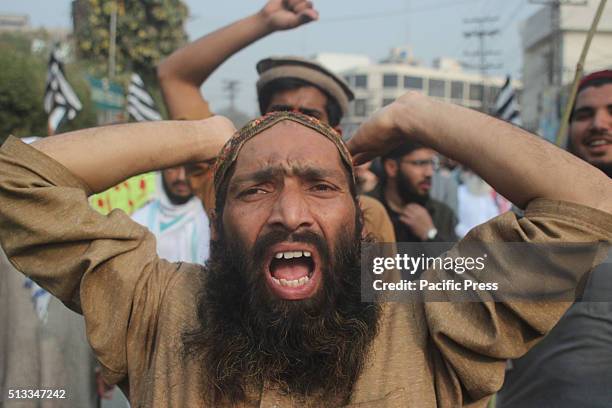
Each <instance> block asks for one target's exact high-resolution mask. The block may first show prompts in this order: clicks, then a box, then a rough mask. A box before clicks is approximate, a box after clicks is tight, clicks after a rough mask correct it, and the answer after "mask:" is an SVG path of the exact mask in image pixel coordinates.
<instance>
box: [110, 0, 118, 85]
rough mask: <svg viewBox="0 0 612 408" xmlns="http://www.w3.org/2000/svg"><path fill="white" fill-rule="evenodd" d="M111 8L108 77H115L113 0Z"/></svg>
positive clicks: (115, 29) (115, 30)
mask: <svg viewBox="0 0 612 408" xmlns="http://www.w3.org/2000/svg"><path fill="white" fill-rule="evenodd" d="M112 7H113V10H112V11H111V16H110V27H109V31H110V35H109V39H110V44H109V46H108V79H110V80H112V79H113V78H114V77H115V58H116V57H115V54H116V49H117V2H116V1H113V5H112Z"/></svg>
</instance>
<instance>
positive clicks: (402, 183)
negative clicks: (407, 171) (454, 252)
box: [395, 171, 429, 206]
mask: <svg viewBox="0 0 612 408" xmlns="http://www.w3.org/2000/svg"><path fill="white" fill-rule="evenodd" d="M395 180H396V182H397V193H398V195H399V196H400V198H401V199H402V201H403V203H404V204H409V203H417V204H419V205H422V206H425V204H426V203H427V201H428V200H429V194H419V193H417V192H416V190H415V189H413V188H412V186H411V185H410V181H408V178H407V177H405V176H404V175H403V174H402V172H401V171H398V172H397V178H396V179H395Z"/></svg>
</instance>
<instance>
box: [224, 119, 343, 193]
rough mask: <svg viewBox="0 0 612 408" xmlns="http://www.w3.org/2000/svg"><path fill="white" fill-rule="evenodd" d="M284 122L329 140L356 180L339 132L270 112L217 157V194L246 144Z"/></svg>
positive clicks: (314, 121) (246, 127)
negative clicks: (312, 131) (307, 129)
mask: <svg viewBox="0 0 612 408" xmlns="http://www.w3.org/2000/svg"><path fill="white" fill-rule="evenodd" d="M283 120H290V121H293V122H297V123H299V124H301V125H303V126H306V127H308V128H310V129H313V130H314V131H316V132H318V133H320V134H321V135H323V136H325V137H326V138H327V139H329V140H330V141H331V142H332V143H333V144H334V145H335V146H336V148H337V149H338V152H339V153H340V157H341V158H342V161H343V162H344V164H345V165H346V167H347V170H348V171H349V172H350V175H351V179H352V180H354V179H355V177H354V174H353V165H352V160H351V154H350V153H349V151H348V149H347V148H346V145H345V144H344V142H343V141H342V137H341V136H340V134H339V133H338V132H336V131H335V130H334V129H333V128H332V127H331V126H329V125H328V124H326V123H323V122H321V121H319V120H318V119H316V118H313V117H312V116H307V115H304V114H302V113H299V112H289V111H280V112H270V113H268V114H266V115H264V116H261V117H259V118H257V119H253V120H252V121H250V122H249V123H247V124H246V125H244V127H242V129H240V130H239V131H237V132H236V133H235V134H234V135H233V136H232V137H231V138H230V140H228V141H227V142H226V143H225V146H223V149H222V150H221V153H220V154H219V156H218V157H217V161H216V163H215V192H216V193H218V192H219V187H220V186H221V184H222V183H223V181H224V179H225V177H226V175H227V171H228V170H229V168H230V167H231V166H232V164H233V163H234V162H235V161H236V159H237V158H238V153H240V150H241V149H242V146H244V144H245V143H246V142H248V141H249V140H250V139H252V138H253V137H255V136H257V135H258V134H260V133H261V132H263V131H264V130H266V129H268V128H270V127H272V126H274V125H275V124H277V123H278V122H281V121H283Z"/></svg>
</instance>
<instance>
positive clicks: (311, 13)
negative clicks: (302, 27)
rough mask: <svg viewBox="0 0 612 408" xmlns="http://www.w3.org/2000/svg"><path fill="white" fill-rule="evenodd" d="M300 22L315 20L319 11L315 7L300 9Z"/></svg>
mask: <svg viewBox="0 0 612 408" xmlns="http://www.w3.org/2000/svg"><path fill="white" fill-rule="evenodd" d="M298 16H299V18H300V22H302V23H309V22H311V21H316V20H318V19H319V12H318V11H317V10H315V9H306V10H304V11H302V12H301V13H300V14H299V15H298Z"/></svg>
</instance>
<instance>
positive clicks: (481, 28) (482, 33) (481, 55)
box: [463, 16, 502, 112]
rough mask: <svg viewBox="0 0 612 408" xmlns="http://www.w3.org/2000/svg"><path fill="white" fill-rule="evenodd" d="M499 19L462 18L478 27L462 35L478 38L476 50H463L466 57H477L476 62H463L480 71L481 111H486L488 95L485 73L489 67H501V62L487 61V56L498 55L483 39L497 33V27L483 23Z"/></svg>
mask: <svg viewBox="0 0 612 408" xmlns="http://www.w3.org/2000/svg"><path fill="white" fill-rule="evenodd" d="M498 20H499V17H497V16H495V17H475V18H468V19H464V20H463V22H464V23H465V24H477V25H478V28H477V29H475V30H471V31H464V32H463V36H464V37H466V38H471V37H476V38H477V39H478V45H479V46H478V49H477V50H476V51H471V52H468V51H466V52H464V54H465V55H466V56H468V57H475V58H478V64H464V65H465V66H467V67H469V68H475V69H478V71H480V78H481V81H482V94H481V102H482V105H481V108H482V111H483V112H488V101H489V95H486V91H485V90H486V89H487V88H486V87H485V83H486V77H487V73H488V71H489V70H491V69H499V68H501V67H502V65H501V64H492V63H489V62H487V57H489V56H496V55H500V51H499V50H491V49H487V48H486V44H485V39H486V38H488V37H492V36H495V35H498V34H499V29H496V28H485V24H489V23H495V22H497V21H498Z"/></svg>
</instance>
